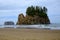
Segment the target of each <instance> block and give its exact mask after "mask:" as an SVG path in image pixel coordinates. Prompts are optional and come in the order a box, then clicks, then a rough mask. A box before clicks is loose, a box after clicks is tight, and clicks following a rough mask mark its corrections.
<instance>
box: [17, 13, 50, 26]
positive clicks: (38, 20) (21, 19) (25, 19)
mask: <svg viewBox="0 0 60 40" xmlns="http://www.w3.org/2000/svg"><path fill="white" fill-rule="evenodd" d="M22 24H50V20H49V18H48V16H47V17H45V18H43V17H39V16H36V15H35V16H34V17H32V16H28V15H26V16H24V15H23V14H19V16H18V21H17V25H22Z"/></svg>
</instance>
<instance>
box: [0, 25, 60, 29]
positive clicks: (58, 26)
mask: <svg viewBox="0 0 60 40" xmlns="http://www.w3.org/2000/svg"><path fill="white" fill-rule="evenodd" d="M0 28H30V29H31V28H36V29H51V30H60V24H47V25H46V24H44V25H43V24H36V25H0Z"/></svg>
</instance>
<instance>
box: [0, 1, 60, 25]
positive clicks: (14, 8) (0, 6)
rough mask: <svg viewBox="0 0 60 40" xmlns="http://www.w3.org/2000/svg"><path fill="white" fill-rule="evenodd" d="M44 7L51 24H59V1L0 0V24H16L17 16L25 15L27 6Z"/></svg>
mask: <svg viewBox="0 0 60 40" xmlns="http://www.w3.org/2000/svg"><path fill="white" fill-rule="evenodd" d="M31 5H33V6H36V5H37V6H42V7H43V6H45V7H47V9H48V12H47V14H48V17H49V19H50V21H51V23H60V0H0V24H3V23H4V22H5V21H13V22H15V23H16V22H17V18H18V15H19V14H20V13H23V14H24V15H25V12H26V8H27V7H28V6H31Z"/></svg>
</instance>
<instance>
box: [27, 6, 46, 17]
mask: <svg viewBox="0 0 60 40" xmlns="http://www.w3.org/2000/svg"><path fill="white" fill-rule="evenodd" d="M26 14H27V15H29V16H34V15H36V16H39V17H47V8H46V7H40V6H30V7H28V8H27V10H26Z"/></svg>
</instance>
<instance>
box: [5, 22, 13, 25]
mask: <svg viewBox="0 0 60 40" xmlns="http://www.w3.org/2000/svg"><path fill="white" fill-rule="evenodd" d="M4 25H14V22H12V21H7V22H5V23H4Z"/></svg>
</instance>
